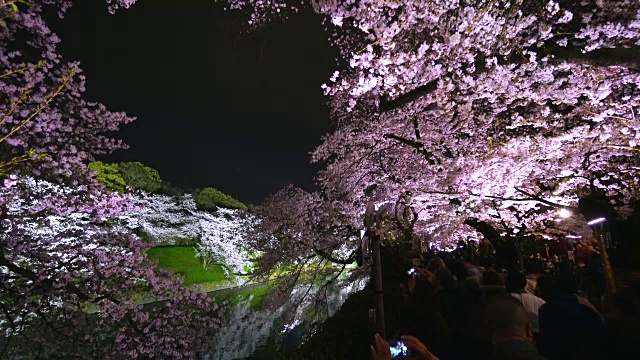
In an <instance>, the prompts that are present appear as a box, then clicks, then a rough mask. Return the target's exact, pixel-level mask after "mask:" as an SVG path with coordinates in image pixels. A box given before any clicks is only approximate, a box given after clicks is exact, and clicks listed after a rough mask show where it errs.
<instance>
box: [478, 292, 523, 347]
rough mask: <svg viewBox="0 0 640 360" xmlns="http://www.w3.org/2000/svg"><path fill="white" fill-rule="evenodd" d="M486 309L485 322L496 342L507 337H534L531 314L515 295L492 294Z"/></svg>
mask: <svg viewBox="0 0 640 360" xmlns="http://www.w3.org/2000/svg"><path fill="white" fill-rule="evenodd" d="M484 310H485V311H484V314H485V323H486V325H487V326H488V327H489V330H490V331H491V339H492V341H493V342H494V343H495V342H499V341H501V340H507V339H521V340H531V339H532V338H533V330H532V328H531V323H530V322H529V315H528V314H527V311H526V310H525V308H524V306H522V303H520V301H518V300H517V299H515V298H514V297H513V296H511V295H495V296H492V297H490V298H489V299H488V300H487V303H486V305H485V309H484Z"/></svg>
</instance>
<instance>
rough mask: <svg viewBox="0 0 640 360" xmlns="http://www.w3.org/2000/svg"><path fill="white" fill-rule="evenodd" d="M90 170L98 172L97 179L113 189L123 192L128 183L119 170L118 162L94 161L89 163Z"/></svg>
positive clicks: (107, 187)
mask: <svg viewBox="0 0 640 360" xmlns="http://www.w3.org/2000/svg"><path fill="white" fill-rule="evenodd" d="M89 170H91V171H93V172H95V173H96V175H95V179H96V180H97V181H98V182H99V183H101V184H102V185H104V187H105V188H106V189H108V190H111V191H117V192H119V193H123V192H124V190H125V188H126V187H127V183H126V182H125V181H124V179H123V178H122V175H120V172H119V166H118V164H105V163H103V162H102V161H94V162H92V163H90V164H89Z"/></svg>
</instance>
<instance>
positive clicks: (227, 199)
mask: <svg viewBox="0 0 640 360" xmlns="http://www.w3.org/2000/svg"><path fill="white" fill-rule="evenodd" d="M196 205H197V206H198V209H200V210H208V211H211V210H215V209H217V208H218V207H223V208H227V209H243V210H245V209H247V206H246V205H245V204H243V203H241V202H240V201H238V200H236V199H234V198H232V197H231V196H229V195H227V194H224V193H223V192H222V191H220V190H218V189H214V188H204V189H202V191H200V192H199V193H198V195H196Z"/></svg>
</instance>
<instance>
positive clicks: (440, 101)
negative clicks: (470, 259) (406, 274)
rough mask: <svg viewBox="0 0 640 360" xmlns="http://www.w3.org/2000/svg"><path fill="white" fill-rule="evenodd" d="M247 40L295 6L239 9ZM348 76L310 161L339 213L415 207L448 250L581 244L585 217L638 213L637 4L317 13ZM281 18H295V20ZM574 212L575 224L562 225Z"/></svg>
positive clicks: (316, 6)
mask: <svg viewBox="0 0 640 360" xmlns="http://www.w3.org/2000/svg"><path fill="white" fill-rule="evenodd" d="M228 2H229V3H230V4H231V5H230V7H231V8H233V9H237V8H244V9H246V10H247V11H248V12H249V14H250V17H251V23H250V24H251V28H252V29H253V28H255V27H258V26H262V25H264V24H265V23H266V21H268V20H269V19H274V18H283V17H286V16H290V15H291V14H292V13H295V12H296V11H300V10H301V9H302V8H301V7H300V6H299V4H298V3H297V2H289V1H285V0H272V1H246V0H237V1H236V0H231V1H228ZM308 6H309V7H308V8H309V9H311V10H313V11H316V12H318V13H320V14H322V15H325V16H326V24H327V29H328V35H329V37H330V39H331V40H332V42H333V43H334V45H335V46H337V47H338V48H339V49H340V50H341V54H342V56H343V61H344V64H345V65H347V66H344V67H342V68H340V69H339V70H338V71H336V72H335V73H334V75H333V76H332V77H331V79H329V82H328V83H327V84H325V85H323V89H324V90H325V93H326V94H327V95H328V96H330V104H331V110H332V117H333V120H334V121H335V123H336V130H335V131H333V132H332V133H331V134H329V135H327V136H326V137H325V138H324V140H323V143H322V145H320V146H319V147H318V148H317V149H316V151H315V152H314V154H313V160H314V161H324V162H326V163H327V168H326V170H325V171H324V172H322V173H321V174H320V177H319V180H320V182H321V183H322V185H323V187H324V190H325V192H326V194H327V196H329V197H330V198H334V199H341V200H343V201H345V202H346V203H349V204H357V205H356V206H355V208H357V209H360V211H362V209H363V204H365V203H366V202H367V201H369V200H372V201H374V202H376V203H378V204H383V203H395V202H397V201H398V199H400V198H401V197H402V196H406V195H405V194H410V198H411V199H410V201H409V202H408V203H407V205H409V206H410V207H411V208H412V209H414V210H415V211H416V212H417V213H418V220H417V221H416V222H415V227H416V229H415V231H416V232H417V233H420V232H425V233H428V234H429V236H430V238H432V239H433V241H434V242H436V243H440V244H443V245H446V244H451V243H455V242H457V241H458V240H460V239H465V238H475V237H476V236H477V235H476V233H477V232H478V231H480V232H482V234H483V235H484V236H485V237H487V238H489V239H490V240H491V241H492V242H495V243H498V242H504V243H512V241H511V240H512V239H513V238H514V237H519V236H525V235H526V234H528V235H536V234H542V233H545V234H547V236H549V234H553V233H554V232H555V233H557V234H561V233H566V232H576V233H578V232H580V233H585V229H586V224H585V221H584V218H582V216H581V215H580V214H579V212H578V211H577V210H578V206H577V205H578V202H579V200H580V199H584V198H586V197H589V196H604V197H605V198H606V199H607V200H608V202H609V203H610V204H611V206H612V207H614V209H615V210H616V212H617V214H618V215H619V216H620V217H625V216H627V215H629V214H630V213H631V212H632V211H633V209H634V207H635V206H636V201H637V200H636V199H638V195H639V193H638V180H640V179H639V176H640V171H639V170H640V167H639V165H640V164H639V161H640V158H639V154H640V153H639V150H640V148H639V147H638V141H639V139H640V122H639V120H640V119H638V117H637V116H638V110H639V99H640V89H639V87H640V71H639V68H640V64H639V63H638V59H640V56H638V53H639V52H638V49H639V47H638V46H639V45H640V4H639V3H638V2H636V1H631V0H622V1H606V0H603V1H586V0H585V1H578V2H576V1H544V2H537V1H524V0H516V1H507V0H501V1H484V0H475V1H467V2H458V1H408V2H399V1H386V0H354V1H330V0H317V1H311V2H310V3H309V4H308ZM285 9H287V10H286V11H285ZM561 209H565V210H568V211H570V212H571V213H572V218H571V219H570V220H564V221H560V222H558V221H554V220H553V219H554V218H556V216H555V215H556V213H557V212H558V211H559V210H561Z"/></svg>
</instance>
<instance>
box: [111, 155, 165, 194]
mask: <svg viewBox="0 0 640 360" xmlns="http://www.w3.org/2000/svg"><path fill="white" fill-rule="evenodd" d="M119 170H120V175H122V178H123V179H124V181H125V183H126V184H127V185H129V186H130V187H131V188H133V189H137V190H142V191H145V192H148V193H154V192H156V191H158V190H159V189H160V188H161V187H162V180H161V179H160V174H158V172H157V171H156V170H155V169H152V168H150V167H148V166H145V165H144V164H142V163H139V162H126V163H120V165H119Z"/></svg>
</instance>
